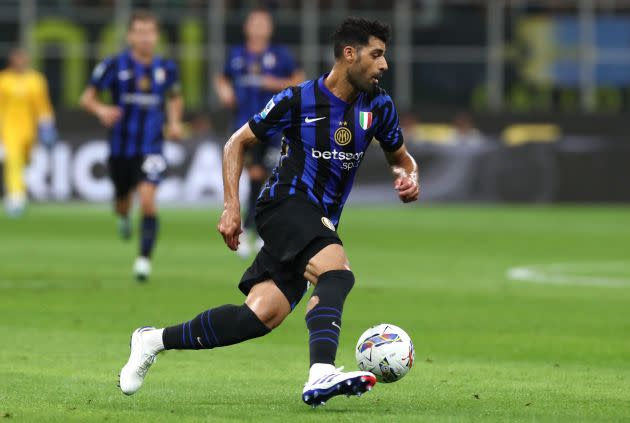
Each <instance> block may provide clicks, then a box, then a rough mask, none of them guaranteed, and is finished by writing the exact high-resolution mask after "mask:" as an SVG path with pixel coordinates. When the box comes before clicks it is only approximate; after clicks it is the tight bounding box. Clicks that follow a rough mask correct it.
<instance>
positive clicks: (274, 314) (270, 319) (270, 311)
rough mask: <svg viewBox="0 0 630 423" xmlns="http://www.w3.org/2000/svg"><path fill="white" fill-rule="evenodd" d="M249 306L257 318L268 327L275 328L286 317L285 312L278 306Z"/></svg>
mask: <svg viewBox="0 0 630 423" xmlns="http://www.w3.org/2000/svg"><path fill="white" fill-rule="evenodd" d="M250 308H251V310H252V311H253V312H254V314H255V315H256V317H258V320H260V321H261V322H262V323H263V324H264V325H265V326H267V327H268V328H269V329H275V328H277V327H278V326H279V325H280V323H282V321H283V320H284V318H285V317H286V313H283V311H282V310H280V308H279V307H261V306H253V307H252V306H250Z"/></svg>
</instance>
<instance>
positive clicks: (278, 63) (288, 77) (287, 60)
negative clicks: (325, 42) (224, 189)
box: [215, 9, 304, 258]
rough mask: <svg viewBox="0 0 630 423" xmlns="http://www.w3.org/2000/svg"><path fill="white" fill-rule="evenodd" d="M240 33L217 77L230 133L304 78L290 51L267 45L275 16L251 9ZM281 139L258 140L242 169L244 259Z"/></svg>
mask: <svg viewBox="0 0 630 423" xmlns="http://www.w3.org/2000/svg"><path fill="white" fill-rule="evenodd" d="M243 32H244V35H245V43H244V44H243V45H239V46H235V47H233V48H232V49H231V50H230V51H229V53H228V56H227V58H226V61H225V68H224V70H223V73H222V74H219V75H217V76H216V78H215V88H216V90H217V93H218V95H219V98H220V100H221V104H222V105H223V106H225V107H228V108H230V109H234V110H235V111H236V117H235V119H234V125H233V129H234V131H236V130H237V129H238V128H240V127H241V126H243V125H244V124H245V123H247V121H248V120H249V119H250V118H251V117H252V116H253V115H254V114H256V113H258V112H259V111H260V110H262V109H263V108H264V107H265V104H267V102H268V101H269V99H270V98H271V96H273V95H274V94H275V93H277V92H278V91H281V90H283V89H284V88H286V87H288V86H290V85H296V84H298V83H300V82H302V80H304V72H303V71H302V70H301V69H299V68H298V66H297V64H296V62H295V60H294V59H293V57H292V55H291V53H290V52H289V50H288V49H287V48H286V47H284V46H279V45H274V44H272V43H271V36H272V34H273V20H272V17H271V14H270V13H269V12H268V11H267V10H265V9H255V10H253V11H251V12H250V13H249V15H248V16H247V19H246V21H245V24H244V26H243ZM281 138H282V136H281V134H279V135H278V137H277V139H276V140H275V142H271V143H269V144H266V143H259V144H257V145H255V146H253V147H251V148H250V149H249V150H248V151H247V156H246V158H245V167H246V169H247V174H248V176H249V181H250V184H249V188H250V189H249V200H248V202H247V211H246V215H245V223H244V225H243V226H244V228H245V230H244V231H243V234H242V236H241V241H240V245H239V249H238V254H239V255H240V256H241V257H244V258H245V257H248V256H249V255H250V254H251V252H252V246H251V244H250V241H251V236H252V235H253V234H255V233H256V224H255V222H254V214H255V210H254V209H255V205H256V199H257V198H258V194H259V193H260V190H261V188H262V184H263V183H264V182H265V180H266V179H267V178H268V177H269V173H270V170H271V168H273V166H274V164H275V163H276V162H277V155H274V152H276V150H277V148H275V147H277V146H278V145H279V144H280V139H281ZM270 147H271V148H270ZM255 247H256V249H257V250H260V248H261V247H262V240H261V239H260V237H259V236H258V235H257V234H256V241H255Z"/></svg>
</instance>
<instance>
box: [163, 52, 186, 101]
mask: <svg viewBox="0 0 630 423" xmlns="http://www.w3.org/2000/svg"><path fill="white" fill-rule="evenodd" d="M165 67H166V81H165V82H164V88H165V90H166V93H167V94H169V95H171V96H176V95H180V94H181V93H182V86H181V83H180V82H179V70H178V69H177V65H176V64H175V62H174V61H172V60H169V61H168V62H166V66H165Z"/></svg>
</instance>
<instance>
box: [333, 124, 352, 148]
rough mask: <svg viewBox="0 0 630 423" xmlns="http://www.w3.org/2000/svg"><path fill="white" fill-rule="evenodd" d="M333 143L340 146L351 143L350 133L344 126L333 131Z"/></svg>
mask: <svg viewBox="0 0 630 423" xmlns="http://www.w3.org/2000/svg"><path fill="white" fill-rule="evenodd" d="M334 137H335V142H336V143H337V144H339V145H341V146H344V145H348V144H350V141H352V132H350V130H349V129H348V128H346V127H345V126H340V127H339V128H337V130H336V131H335V135H334Z"/></svg>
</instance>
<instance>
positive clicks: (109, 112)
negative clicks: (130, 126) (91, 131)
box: [96, 106, 122, 128]
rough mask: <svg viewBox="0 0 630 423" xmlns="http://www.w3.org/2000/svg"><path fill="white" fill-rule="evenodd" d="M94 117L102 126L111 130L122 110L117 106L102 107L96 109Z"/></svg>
mask: <svg viewBox="0 0 630 423" xmlns="http://www.w3.org/2000/svg"><path fill="white" fill-rule="evenodd" d="M96 115H97V116H98V120H99V121H101V123H102V124H103V125H104V126H106V127H107V128H111V127H112V126H114V125H115V124H116V122H118V121H119V120H120V118H121V117H122V110H121V109H120V107H117V106H102V107H100V108H99V109H98V112H97V113H96Z"/></svg>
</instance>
